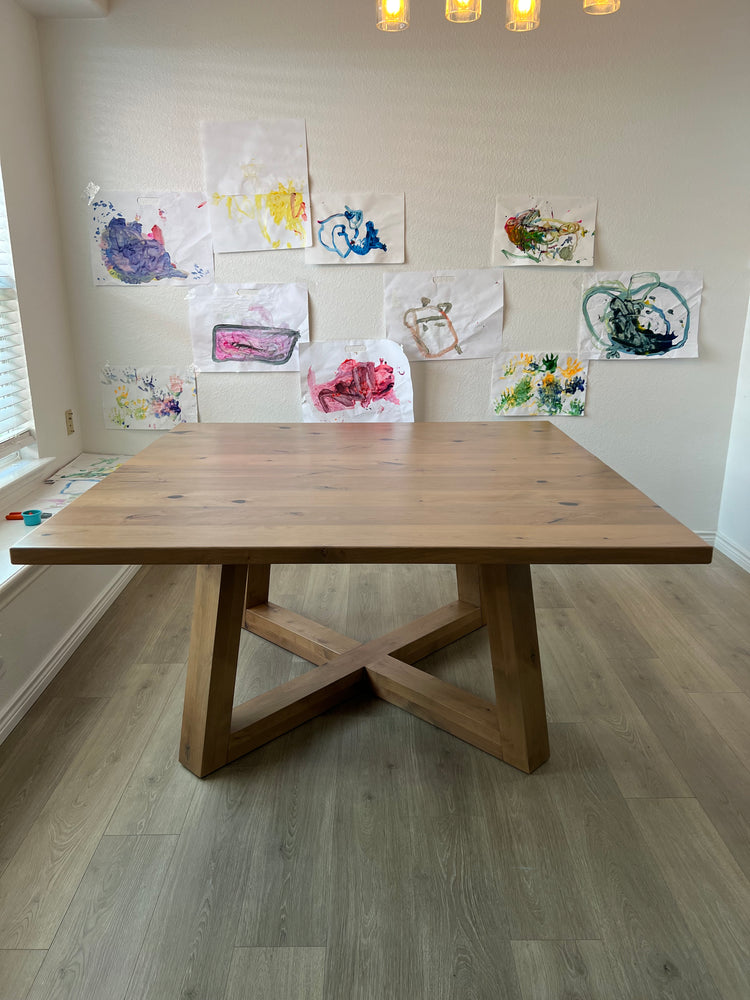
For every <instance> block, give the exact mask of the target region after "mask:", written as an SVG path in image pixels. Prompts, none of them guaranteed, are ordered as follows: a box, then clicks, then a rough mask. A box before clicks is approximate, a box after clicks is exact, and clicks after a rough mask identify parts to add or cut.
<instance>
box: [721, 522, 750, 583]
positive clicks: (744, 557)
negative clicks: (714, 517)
mask: <svg viewBox="0 0 750 1000" xmlns="http://www.w3.org/2000/svg"><path fill="white" fill-rule="evenodd" d="M714 544H715V545H716V548H717V549H718V550H719V552H723V553H724V555H725V556H728V557H729V558H730V559H731V560H732V562H736V563H737V565H738V566H740V567H741V568H742V569H744V570H745V572H746V573H750V552H748V551H747V549H743V548H742V546H741V545H737V544H736V543H735V542H733V541H732V539H731V538H727V536H726V535H724V534H722V532H720V531H717V533H716V541H715V543H714Z"/></svg>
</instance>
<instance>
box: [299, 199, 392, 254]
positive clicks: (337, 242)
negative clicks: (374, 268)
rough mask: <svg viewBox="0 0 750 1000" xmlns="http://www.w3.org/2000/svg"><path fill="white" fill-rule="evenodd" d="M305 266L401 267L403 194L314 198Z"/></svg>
mask: <svg viewBox="0 0 750 1000" xmlns="http://www.w3.org/2000/svg"><path fill="white" fill-rule="evenodd" d="M312 220H313V227H312V228H313V245H312V247H310V249H309V250H305V263H306V264H403V262H404V196H403V194H373V193H372V192H369V193H365V194H342V193H336V194H316V195H313V198H312Z"/></svg>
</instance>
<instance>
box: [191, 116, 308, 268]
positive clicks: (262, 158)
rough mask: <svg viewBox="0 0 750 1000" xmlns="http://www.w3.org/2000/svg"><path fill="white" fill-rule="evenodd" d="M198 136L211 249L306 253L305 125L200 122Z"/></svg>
mask: <svg viewBox="0 0 750 1000" xmlns="http://www.w3.org/2000/svg"><path fill="white" fill-rule="evenodd" d="M201 136H202V140H203V161H204V165H205V170H206V188H207V190H208V196H209V209H210V213H211V229H212V232H213V239H214V249H215V250H216V251H217V252H218V253H234V252H239V251H243V250H293V249H297V248H299V247H309V246H310V245H311V243H312V234H311V229H310V216H309V212H308V208H309V204H310V197H309V193H308V180H307V138H306V133H305V122H304V119H301V118H279V119H271V120H268V121H260V120H258V121H247V122H204V123H203V125H202V126H201Z"/></svg>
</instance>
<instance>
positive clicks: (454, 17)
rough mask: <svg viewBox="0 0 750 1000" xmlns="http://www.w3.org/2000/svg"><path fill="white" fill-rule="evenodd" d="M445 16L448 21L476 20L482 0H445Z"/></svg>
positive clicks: (480, 12)
mask: <svg viewBox="0 0 750 1000" xmlns="http://www.w3.org/2000/svg"><path fill="white" fill-rule="evenodd" d="M445 16H446V17H447V18H448V20H449V21H458V22H462V21H478V20H479V18H480V17H481V16H482V0H445Z"/></svg>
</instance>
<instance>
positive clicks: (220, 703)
mask: <svg viewBox="0 0 750 1000" xmlns="http://www.w3.org/2000/svg"><path fill="white" fill-rule="evenodd" d="M247 584H248V570H247V566H244V565H243V566H199V567H198V572H197V576H196V581H195V604H194V606H193V627H192V631H191V633H190V654H189V657H188V671H187V683H186V685H185V707H184V709H183V715H182V738H181V741H180V763H181V764H183V765H184V766H185V767H186V768H187V769H188V770H189V771H192V772H193V774H197V775H198V777H199V778H202V777H203V776H204V775H206V774H209V773H210V772H211V771H215V770H216V768H217V767H221V766H222V765H223V764H226V763H227V760H228V756H227V754H228V751H229V734H230V728H231V723H232V705H233V701H234V681H235V677H236V674H237V653H238V652H239V645H240V629H241V627H242V618H243V615H244V613H245V593H246V590H247Z"/></svg>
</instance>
